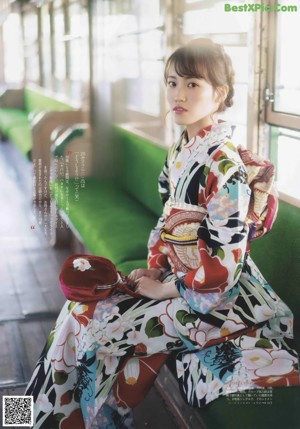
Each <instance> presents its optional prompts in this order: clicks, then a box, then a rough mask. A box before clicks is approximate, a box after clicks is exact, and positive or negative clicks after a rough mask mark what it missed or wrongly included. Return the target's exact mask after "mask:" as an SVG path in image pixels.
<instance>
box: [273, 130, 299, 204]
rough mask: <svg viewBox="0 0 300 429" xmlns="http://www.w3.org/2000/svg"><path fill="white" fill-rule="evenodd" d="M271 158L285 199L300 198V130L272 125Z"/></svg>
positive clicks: (280, 190) (278, 185)
mask: <svg viewBox="0 0 300 429" xmlns="http://www.w3.org/2000/svg"><path fill="white" fill-rule="evenodd" d="M271 136H272V137H271V140H272V145H271V159H272V161H273V162H274V163H275V164H276V166H277V170H276V171H277V187H278V190H279V192H280V193H281V194H283V195H284V197H285V199H287V200H289V198H288V197H292V198H293V199H297V200H298V201H299V200H300V188H299V171H300V150H299V148H300V132H298V131H293V130H289V129H287V128H278V127H272V129H271Z"/></svg>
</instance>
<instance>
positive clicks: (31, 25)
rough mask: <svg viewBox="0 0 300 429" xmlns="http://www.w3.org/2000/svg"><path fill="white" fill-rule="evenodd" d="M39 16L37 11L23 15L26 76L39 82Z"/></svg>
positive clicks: (32, 80)
mask: <svg viewBox="0 0 300 429" xmlns="http://www.w3.org/2000/svg"><path fill="white" fill-rule="evenodd" d="M38 38H39V32H38V16H37V14H36V13H35V11H28V12H27V11H25V13H24V15H23V42H24V57H25V78H26V80H29V81H31V82H36V83H39V79H40V74H39V47H38Z"/></svg>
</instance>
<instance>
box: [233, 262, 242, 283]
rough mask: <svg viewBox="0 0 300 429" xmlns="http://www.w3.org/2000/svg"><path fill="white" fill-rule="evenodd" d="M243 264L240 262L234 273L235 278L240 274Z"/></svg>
mask: <svg viewBox="0 0 300 429" xmlns="http://www.w3.org/2000/svg"><path fill="white" fill-rule="evenodd" d="M242 268H243V265H242V264H238V265H237V267H236V270H235V273H234V280H236V278H237V277H238V276H239V274H240V272H241V271H242Z"/></svg>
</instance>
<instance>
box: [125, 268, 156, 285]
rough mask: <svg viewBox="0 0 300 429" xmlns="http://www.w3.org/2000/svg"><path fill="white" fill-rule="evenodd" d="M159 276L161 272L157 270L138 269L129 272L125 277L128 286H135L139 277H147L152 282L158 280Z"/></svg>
mask: <svg viewBox="0 0 300 429" xmlns="http://www.w3.org/2000/svg"><path fill="white" fill-rule="evenodd" d="M160 276H161V271H160V270H159V269H158V268H150V269H146V268H138V269H136V270H133V271H131V273H130V274H129V276H128V277H127V280H128V283H129V285H130V286H135V285H136V282H137V280H138V279H140V278H141V277H148V278H150V279H152V280H159V279H160Z"/></svg>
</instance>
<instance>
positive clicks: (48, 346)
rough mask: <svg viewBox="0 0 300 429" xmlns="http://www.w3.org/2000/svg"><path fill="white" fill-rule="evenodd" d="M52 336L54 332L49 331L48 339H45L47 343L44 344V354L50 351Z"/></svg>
mask: <svg viewBox="0 0 300 429" xmlns="http://www.w3.org/2000/svg"><path fill="white" fill-rule="evenodd" d="M54 335H55V330H53V331H51V332H50V334H49V336H48V338H47V343H46V346H45V354H47V353H48V351H49V349H50V347H51V345H52V343H53V340H54Z"/></svg>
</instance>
